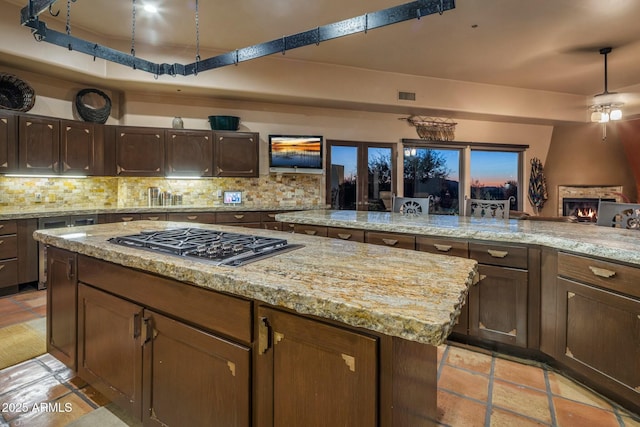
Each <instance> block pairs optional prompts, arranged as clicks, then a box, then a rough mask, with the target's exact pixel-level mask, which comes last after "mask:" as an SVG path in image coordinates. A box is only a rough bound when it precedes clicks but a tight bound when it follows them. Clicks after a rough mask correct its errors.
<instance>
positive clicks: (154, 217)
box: [148, 216, 160, 221]
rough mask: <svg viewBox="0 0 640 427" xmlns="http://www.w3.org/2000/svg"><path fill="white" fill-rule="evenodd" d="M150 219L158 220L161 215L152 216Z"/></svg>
mask: <svg viewBox="0 0 640 427" xmlns="http://www.w3.org/2000/svg"><path fill="white" fill-rule="evenodd" d="M148 219H149V220H151V221H157V220H159V219H160V217H159V216H150V217H149V218H148Z"/></svg>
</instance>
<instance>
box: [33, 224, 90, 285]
mask: <svg viewBox="0 0 640 427" xmlns="http://www.w3.org/2000/svg"><path fill="white" fill-rule="evenodd" d="M97 222H98V215H96V214H89V215H69V216H56V217H51V218H40V219H39V220H38V229H39V230H42V229H49V228H60V227H75V226H80V225H92V224H96V223H97ZM46 288H47V247H46V245H43V244H42V243H38V289H46Z"/></svg>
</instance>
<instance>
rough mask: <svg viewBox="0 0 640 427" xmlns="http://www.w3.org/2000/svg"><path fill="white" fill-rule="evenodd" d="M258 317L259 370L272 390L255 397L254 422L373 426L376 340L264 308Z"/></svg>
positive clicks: (281, 426)
mask: <svg viewBox="0 0 640 427" xmlns="http://www.w3.org/2000/svg"><path fill="white" fill-rule="evenodd" d="M258 316H259V317H260V322H261V323H262V325H260V326H259V328H260V329H261V331H262V332H260V334H261V335H260V339H259V341H260V342H262V343H265V344H264V347H262V348H260V349H259V353H260V354H259V355H258V357H257V369H258V371H259V372H262V373H263V374H264V375H263V377H262V378H261V380H262V381H263V387H264V388H265V389H266V390H268V389H271V390H273V393H272V394H271V396H269V395H268V394H267V393H265V394H264V395H263V394H261V395H259V396H258V397H257V399H258V404H259V405H261V406H262V407H261V408H260V409H259V411H261V415H259V416H258V420H269V421H271V420H272V422H269V421H266V422H265V423H264V425H265V426H274V427H286V426H313V425H327V426H338V425H344V426H354V427H357V426H362V427H365V426H375V425H377V423H376V419H377V415H376V414H377V398H376V394H377V393H376V389H377V383H378V379H377V368H376V366H377V365H376V359H377V358H376V353H377V348H378V345H377V340H376V339H375V338H372V337H368V336H366V335H361V334H357V333H354V332H351V331H348V330H344V329H341V328H338V327H334V326H330V325H326V324H323V323H321V322H317V321H313V320H310V319H305V318H302V317H300V316H296V315H292V314H288V313H284V312H281V311H278V310H273V309H269V308H266V307H260V309H259V314H258ZM265 328H268V332H265V331H264V330H265ZM266 333H268V334H269V336H268V337H267V336H265V334H266ZM266 396H269V399H268V400H267V399H264V398H265V397H266ZM261 425H262V424H261Z"/></svg>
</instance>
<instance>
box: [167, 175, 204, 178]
mask: <svg viewBox="0 0 640 427" xmlns="http://www.w3.org/2000/svg"><path fill="white" fill-rule="evenodd" d="M202 178H203V177H201V176H190V175H169V176H165V179H202Z"/></svg>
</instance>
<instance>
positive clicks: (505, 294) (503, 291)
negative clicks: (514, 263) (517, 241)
mask: <svg viewBox="0 0 640 427" xmlns="http://www.w3.org/2000/svg"><path fill="white" fill-rule="evenodd" d="M478 272H479V273H480V282H479V283H478V284H477V285H475V286H473V287H471V289H470V290H469V298H468V302H469V334H470V335H472V336H477V337H479V338H482V339H486V340H491V341H495V342H500V343H504V344H511V345H516V346H519V347H526V346H527V314H528V309H527V301H528V296H527V291H528V274H527V271H526V270H520V269H515V268H507V267H497V266H491V265H483V264H480V265H478Z"/></svg>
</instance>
